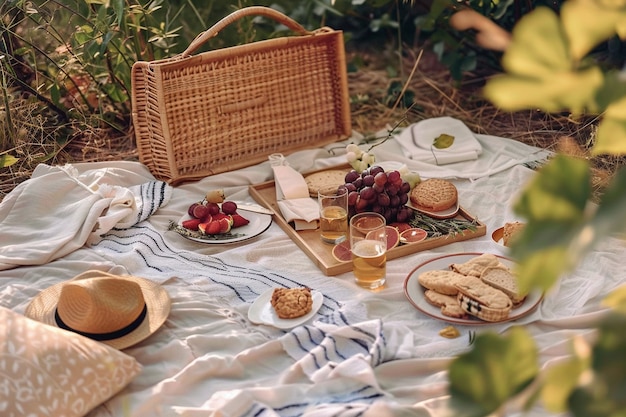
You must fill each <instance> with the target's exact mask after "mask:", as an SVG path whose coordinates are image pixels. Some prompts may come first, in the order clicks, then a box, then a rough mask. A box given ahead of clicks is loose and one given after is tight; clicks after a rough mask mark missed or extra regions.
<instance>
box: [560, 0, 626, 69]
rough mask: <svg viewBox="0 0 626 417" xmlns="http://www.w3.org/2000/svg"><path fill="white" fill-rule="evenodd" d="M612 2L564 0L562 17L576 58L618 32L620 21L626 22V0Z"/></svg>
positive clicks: (571, 52) (578, 58) (580, 57)
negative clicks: (609, 4)
mask: <svg viewBox="0 0 626 417" xmlns="http://www.w3.org/2000/svg"><path fill="white" fill-rule="evenodd" d="M608 3H609V2H605V1H602V2H600V1H582V0H570V1H566V2H565V3H564V4H563V7H562V8H561V20H562V22H563V28H564V29H565V32H566V33H567V39H568V41H569V51H570V54H571V56H572V58H573V59H575V60H580V59H582V58H583V57H584V56H585V55H587V54H588V53H589V52H590V51H591V50H592V49H593V48H595V47H596V46H597V45H599V44H600V43H601V42H604V41H605V40H607V39H609V38H611V37H612V36H613V35H615V33H616V32H617V31H618V28H619V25H620V24H621V25H625V23H624V22H626V7H624V2H621V4H620V2H619V1H614V2H613V3H614V4H613V6H614V7H607V5H608ZM620 8H621V9H622V10H621V11H620ZM590 16H593V18H590ZM598 22H602V24H598Z"/></svg>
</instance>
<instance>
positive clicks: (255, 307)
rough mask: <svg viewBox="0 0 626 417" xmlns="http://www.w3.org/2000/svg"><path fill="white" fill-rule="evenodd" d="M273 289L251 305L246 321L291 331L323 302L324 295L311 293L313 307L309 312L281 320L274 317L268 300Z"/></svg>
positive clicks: (306, 319)
mask: <svg viewBox="0 0 626 417" xmlns="http://www.w3.org/2000/svg"><path fill="white" fill-rule="evenodd" d="M273 292H274V288H269V289H267V291H265V292H264V293H263V294H261V295H259V297H258V298H257V299H256V300H255V301H254V303H252V305H251V306H250V309H249V310H248V319H250V321H251V322H252V323H255V324H267V325H269V326H274V327H277V328H279V329H291V328H292V327H296V326H299V325H301V324H303V323H305V322H306V321H308V320H309V319H310V318H311V317H313V316H314V315H315V313H317V310H319V309H320V307H321V306H322V303H323V302H324V295H323V294H322V293H321V292H319V291H314V290H312V291H311V297H312V298H313V306H312V307H311V311H309V312H308V313H307V314H305V315H304V316H301V317H296V318H295V319H281V318H279V317H278V315H276V312H275V311H274V308H273V307H272V304H271V303H270V300H271V299H272V293H273Z"/></svg>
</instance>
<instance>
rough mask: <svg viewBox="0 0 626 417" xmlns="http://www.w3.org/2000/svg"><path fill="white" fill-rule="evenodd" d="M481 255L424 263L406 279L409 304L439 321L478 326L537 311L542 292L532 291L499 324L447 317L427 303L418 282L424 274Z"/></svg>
mask: <svg viewBox="0 0 626 417" xmlns="http://www.w3.org/2000/svg"><path fill="white" fill-rule="evenodd" d="M479 255H481V253H472V252H468V253H457V254H453V255H444V256H440V257H437V258H433V259H431V260H429V261H426V262H424V263H422V264H421V265H419V266H418V267H417V268H415V269H414V270H413V271H411V273H410V274H409V276H408V277H407V278H406V279H405V281H404V294H405V295H406V297H407V298H408V299H409V302H410V303H411V304H413V306H414V307H415V308H417V309H418V310H420V311H421V312H422V313H424V314H426V315H428V316H431V317H433V318H436V319H439V320H443V321H447V322H450V323H456V324H468V325H473V326H478V325H489V324H497V323H504V322H507V321H512V320H517V319H519V318H521V317H524V316H526V315H528V314H530V313H532V312H533V311H535V309H536V308H537V306H538V305H539V303H540V302H541V300H542V299H543V293H542V292H541V291H532V292H531V293H530V294H528V296H527V297H526V299H525V300H524V302H523V303H522V304H521V305H520V306H519V307H516V308H514V309H513V310H511V313H510V314H509V317H508V318H507V319H506V320H502V321H499V322H488V321H484V320H481V319H479V318H477V317H473V316H469V317H468V318H467V319H460V318H454V317H449V316H445V315H443V313H441V308H440V307H435V306H434V305H432V304H430V303H429V302H428V301H426V298H425V297H424V288H423V287H422V286H421V285H420V283H419V282H418V280H417V278H418V276H419V275H420V274H422V273H423V272H425V271H431V270H439V269H444V270H449V269H450V265H451V264H453V263H463V262H467V261H469V260H470V259H472V258H475V257H476V256H479ZM496 256H497V257H498V258H499V259H500V262H502V263H503V264H505V265H506V266H507V267H509V268H511V267H513V266H514V262H513V261H512V260H510V259H508V258H505V257H503V256H500V255H496Z"/></svg>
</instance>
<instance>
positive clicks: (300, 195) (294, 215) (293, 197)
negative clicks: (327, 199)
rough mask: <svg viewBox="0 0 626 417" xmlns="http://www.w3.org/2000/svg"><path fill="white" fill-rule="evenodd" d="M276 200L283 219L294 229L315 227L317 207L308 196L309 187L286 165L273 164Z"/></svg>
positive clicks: (300, 175) (317, 217) (317, 215)
mask: <svg viewBox="0 0 626 417" xmlns="http://www.w3.org/2000/svg"><path fill="white" fill-rule="evenodd" d="M272 169H273V170H274V182H275V184H276V201H277V202H278V208H279V209H280V211H281V213H282V215H283V217H284V218H285V220H286V221H287V222H288V223H290V222H293V223H294V227H295V229H296V230H310V229H317V227H318V225H317V221H318V219H319V207H318V205H317V201H315V200H314V199H312V198H311V197H309V187H308V186H307V184H306V181H305V180H304V177H303V176H302V174H300V173H299V172H298V171H296V170H295V169H293V168H292V167H290V166H287V165H276V166H273V167H272Z"/></svg>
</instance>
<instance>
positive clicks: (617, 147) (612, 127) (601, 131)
mask: <svg viewBox="0 0 626 417" xmlns="http://www.w3.org/2000/svg"><path fill="white" fill-rule="evenodd" d="M591 151H592V153H593V154H594V155H599V154H614V155H626V94H624V96H623V97H622V99H621V100H619V101H615V102H614V103H612V104H611V105H609V106H608V108H607V110H606V112H605V114H604V118H603V119H602V121H601V122H600V124H599V125H598V130H597V132H596V142H595V144H594V146H593V148H592V150H591Z"/></svg>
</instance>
